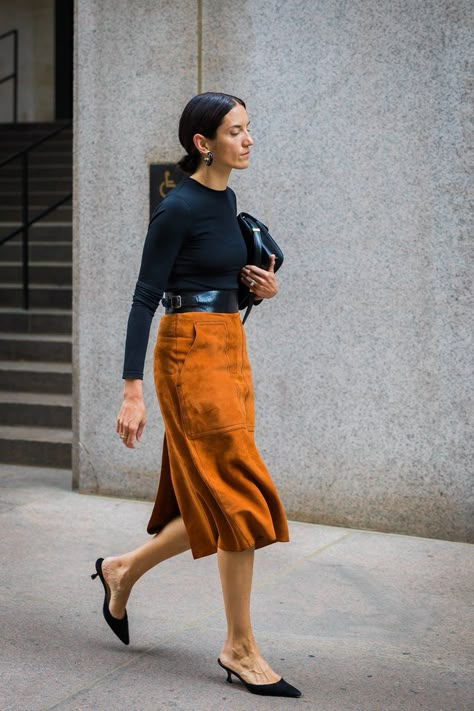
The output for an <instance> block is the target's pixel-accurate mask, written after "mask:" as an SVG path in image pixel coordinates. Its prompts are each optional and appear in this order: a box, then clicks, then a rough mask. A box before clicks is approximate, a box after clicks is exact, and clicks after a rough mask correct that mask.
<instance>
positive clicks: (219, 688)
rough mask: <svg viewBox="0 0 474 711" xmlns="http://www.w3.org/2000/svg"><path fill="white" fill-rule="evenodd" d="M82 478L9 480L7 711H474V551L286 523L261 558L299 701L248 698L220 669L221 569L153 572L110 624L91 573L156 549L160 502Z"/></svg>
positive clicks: (263, 606) (260, 579)
mask: <svg viewBox="0 0 474 711" xmlns="http://www.w3.org/2000/svg"><path fill="white" fill-rule="evenodd" d="M70 482H71V473H70V472H69V471H64V470H54V469H41V470H40V469H30V468H22V467H14V466H2V467H1V468H0V549H1V561H2V565H1V573H0V575H1V589H0V594H1V598H0V599H1V622H0V625H1V626H0V635H1V643H0V657H1V658H0V685H1V690H0V709H1V711H35V710H36V709H44V710H46V709H60V710H61V711H92V710H94V711H161V710H162V709H163V710H165V709H174V710H175V711H221V709H222V710H224V709H229V710H232V711H240V710H241V709H242V710H243V709H245V711H248V710H249V709H250V710H251V711H254V710H256V709H258V710H259V711H268V710H269V709H272V710H273V711H274V710H275V709H277V710H281V711H286V709H296V708H306V709H311V710H313V709H314V710H316V709H318V710H320V711H401V710H403V711H412V710H413V711H415V710H418V709H426V711H472V709H474V672H473V667H474V665H473V661H474V654H473V649H474V633H473V622H474V596H473V587H474V585H473V581H474V575H473V570H474V555H473V554H474V547H473V546H472V545H469V544H463V543H452V542H445V541H440V540H431V539H426V538H413V537H408V536H397V535H391V534H384V533H374V532H369V531H357V530H350V529H344V528H336V527H330V526H318V525H312V524H304V523H297V522H290V537H291V541H290V543H278V544H274V545H271V546H267V547H266V548H263V549H261V550H259V551H256V553H255V572H254V586H253V594H252V618H253V626H254V632H255V636H256V639H257V642H258V645H259V647H260V649H261V651H262V654H263V655H264V656H265V657H266V659H267V660H268V661H269V663H270V664H271V665H272V667H273V668H274V669H275V671H277V672H278V673H280V674H281V675H282V676H283V677H284V678H285V679H286V680H287V681H289V682H290V683H292V684H294V685H295V686H297V687H298V688H299V689H301V691H302V692H303V696H302V697H300V698H299V699H282V698H275V699H270V698H265V697H259V696H255V695H253V694H250V693H249V692H248V691H247V690H246V689H245V688H244V687H243V685H242V684H241V683H240V682H239V681H238V680H236V679H235V677H234V682H233V683H232V684H228V683H226V674H225V672H224V670H223V669H221V668H220V667H219V666H218V665H217V661H216V660H217V656H218V653H219V651H220V648H221V645H222V641H223V639H224V634H225V617H224V611H223V603H222V597H221V590H220V582H219V576H218V571H217V559H216V556H208V557H206V558H201V559H198V560H196V561H195V560H193V558H192V556H191V553H190V552H189V551H187V552H186V553H183V554H181V555H179V556H177V557H175V558H173V559H171V560H168V561H166V562H164V563H162V564H161V565H159V566H157V567H156V568H154V569H153V570H152V571H150V572H149V573H148V574H147V575H146V576H144V577H143V578H142V579H141V580H140V581H139V582H138V584H137V585H136V587H135V589H134V591H133V593H132V597H131V598H130V601H129V604H128V608H127V609H128V615H129V624H130V646H129V647H126V646H125V645H122V644H121V643H120V641H119V640H118V639H117V638H116V637H115V636H114V635H113V633H112V632H111V631H110V630H109V628H108V627H107V625H106V623H105V621H104V619H103V617H102V611H101V608H102V601H103V588H102V585H101V584H100V581H99V580H98V579H96V580H94V581H92V580H91V577H90V575H91V573H93V572H94V562H95V560H96V558H98V557H106V556H108V555H114V554H118V553H121V552H123V551H126V550H129V549H131V548H133V547H135V546H137V545H139V544H140V543H141V542H143V541H144V540H146V539H147V538H148V534H146V532H145V527H146V523H147V521H148V517H149V514H150V511H151V503H149V502H141V501H131V500H124V499H115V498H107V497H98V496H86V495H81V494H78V493H77V492H72V491H71V490H70Z"/></svg>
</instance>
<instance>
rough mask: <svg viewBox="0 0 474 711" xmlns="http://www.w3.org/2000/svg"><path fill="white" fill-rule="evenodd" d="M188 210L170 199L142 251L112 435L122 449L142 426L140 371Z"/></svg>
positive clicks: (150, 228) (154, 218)
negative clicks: (121, 389)
mask: <svg viewBox="0 0 474 711" xmlns="http://www.w3.org/2000/svg"><path fill="white" fill-rule="evenodd" d="M190 221H191V215H190V209H189V207H188V205H187V203H186V202H184V200H181V199H180V198H179V197H177V196H173V198H172V199H171V196H170V197H169V198H167V199H166V200H164V201H163V202H162V203H161V204H160V205H159V207H158V209H157V210H155V212H154V213H153V215H152V218H151V221H150V224H149V226H148V231H147V234H146V238H145V244H144V247H143V253H142V260H141V266H140V272H139V275H138V280H137V282H136V285H135V291H134V294H133V301H132V306H131V308H130V313H129V317H128V322H127V335H126V340H125V355H124V364H123V372H122V378H123V380H124V387H123V402H122V405H121V407H120V410H119V413H118V415H117V420H116V427H115V429H116V431H117V433H118V434H119V435H120V437H121V439H122V442H123V443H124V445H125V446H126V447H128V448H130V449H134V448H135V437H136V439H137V441H138V442H140V440H141V435H142V432H143V428H144V427H145V423H146V412H145V404H144V402H143V368H144V363H145V356H146V351H147V347H148V341H149V337H150V327H151V322H152V320H153V316H154V314H155V311H156V309H157V307H158V304H159V303H160V300H161V297H162V296H163V292H164V291H165V289H166V284H167V281H168V277H169V274H170V272H171V270H172V268H173V265H174V262H175V260H176V257H177V256H178V253H179V251H180V249H181V247H182V245H183V243H184V240H185V239H186V236H187V235H188V232H189V226H190Z"/></svg>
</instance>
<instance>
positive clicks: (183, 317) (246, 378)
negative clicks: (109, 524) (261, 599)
mask: <svg viewBox="0 0 474 711" xmlns="http://www.w3.org/2000/svg"><path fill="white" fill-rule="evenodd" d="M153 357H154V360H153V364H154V382H155V388H156V394H157V397H158V403H159V406H160V410H161V414H162V417H163V423H164V427H165V433H164V439H163V451H162V461H161V475H160V480H159V484H158V491H157V495H156V500H155V505H154V507H153V511H152V514H151V517H150V520H149V522H148V526H147V532H148V533H150V534H155V533H158V532H159V531H161V529H162V528H164V526H166V524H167V523H169V521H171V520H172V519H173V518H175V517H176V516H182V518H183V521H184V525H185V527H186V531H187V534H188V538H189V542H190V545H191V552H192V555H193V557H194V558H201V557H203V556H207V555H210V554H211V553H215V552H216V551H217V548H218V547H219V548H222V549H223V550H226V551H242V550H245V549H246V548H249V547H251V546H254V547H255V548H256V549H257V548H262V547H263V546H266V545H268V544H270V543H274V542H276V541H281V542H284V541H289V534H288V524H287V519H286V515H285V511H284V509H283V506H282V503H281V501H280V499H279V496H278V493H277V491H276V488H275V485H274V483H273V481H272V479H271V477H270V474H269V472H268V470H267V468H266V466H265V464H264V463H263V461H262V459H261V457H260V455H259V453H258V450H257V448H256V446H255V442H254V400H253V384H252V375H251V369H250V364H249V360H248V357H247V348H246V338H245V331H244V327H243V326H242V322H241V320H240V313H239V312H234V313H217V312H207V311H194V312H192V311H187V312H186V311H185V312H181V313H169V314H163V315H162V316H161V318H160V322H159V327H158V334H157V339H156V344H155V349H154V355H153Z"/></svg>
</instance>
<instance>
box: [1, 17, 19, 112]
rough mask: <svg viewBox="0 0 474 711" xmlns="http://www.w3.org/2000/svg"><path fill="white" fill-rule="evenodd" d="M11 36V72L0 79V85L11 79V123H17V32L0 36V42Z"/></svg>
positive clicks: (12, 31)
mask: <svg viewBox="0 0 474 711" xmlns="http://www.w3.org/2000/svg"><path fill="white" fill-rule="evenodd" d="M10 35H13V72H12V73H11V74H8V75H7V76H5V77H3V78H2V79H0V84H3V82H5V81H10V79H13V121H14V123H17V121H18V30H8V32H4V33H3V35H0V40H2V39H5V38H6V37H9V36H10Z"/></svg>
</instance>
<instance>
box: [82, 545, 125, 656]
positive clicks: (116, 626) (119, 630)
mask: <svg viewBox="0 0 474 711" xmlns="http://www.w3.org/2000/svg"><path fill="white" fill-rule="evenodd" d="M103 560H104V559H103V558H97V560H96V562H95V569H96V571H97V572H96V573H93V575H91V578H92V580H94V578H97V576H99V578H100V579H101V581H102V585H103V586H104V590H105V597H104V605H103V607H102V612H103V613H104V617H105V621H106V622H107V624H108V625H109V627H110V629H111V630H112V632H115V634H116V635H117V637H118V638H119V639H120V640H121V641H122V642H123V643H124V644H129V643H130V638H129V636H128V615H127V610H125V617H123V618H122V619H121V620H119V619H118V618H117V617H113V616H112V615H111V614H110V610H109V602H108V596H109V586H108V585H107V583H106V582H105V579H104V575H103V573H102V562H103Z"/></svg>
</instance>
